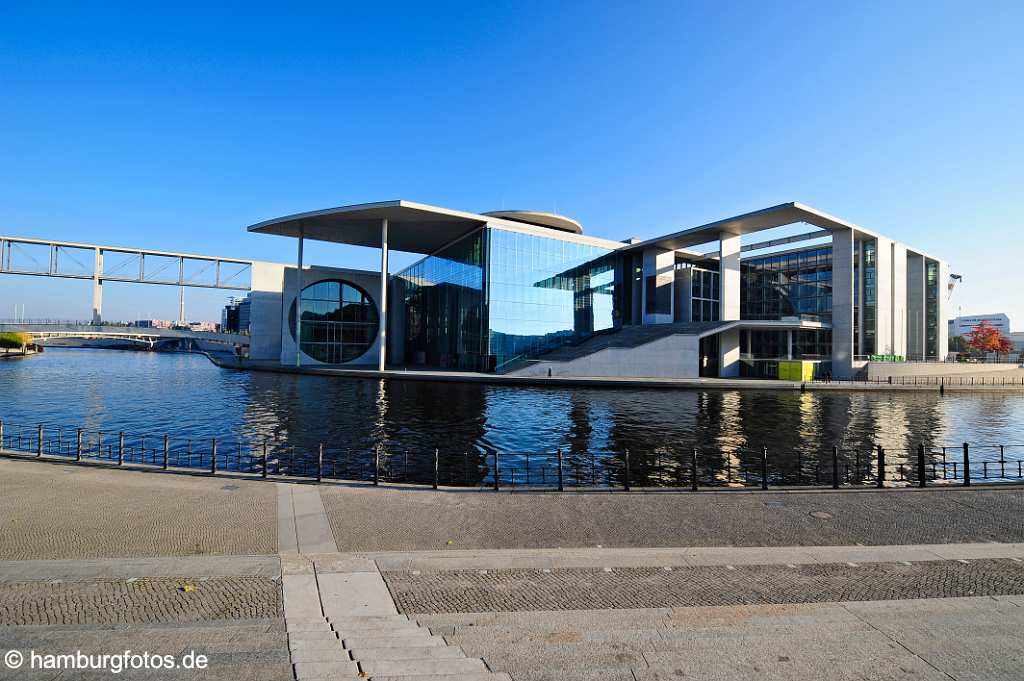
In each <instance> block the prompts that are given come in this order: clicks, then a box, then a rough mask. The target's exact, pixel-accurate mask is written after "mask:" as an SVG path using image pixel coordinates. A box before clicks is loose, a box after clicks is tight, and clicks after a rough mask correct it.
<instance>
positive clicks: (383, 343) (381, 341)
mask: <svg viewBox="0 0 1024 681" xmlns="http://www.w3.org/2000/svg"><path fill="white" fill-rule="evenodd" d="M379 326H380V330H379V331H378V334H379V335H378V343H377V345H379V346H380V356H379V359H378V360H377V369H379V370H380V371H384V367H385V365H386V363H387V347H388V346H387V336H388V334H387V328H388V219H387V218H384V219H383V220H381V221H380V325H379Z"/></svg>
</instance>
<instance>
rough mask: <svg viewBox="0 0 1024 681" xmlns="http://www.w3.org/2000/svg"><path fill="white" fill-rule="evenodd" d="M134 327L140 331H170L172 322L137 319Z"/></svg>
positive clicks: (167, 320)
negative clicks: (140, 329)
mask: <svg viewBox="0 0 1024 681" xmlns="http://www.w3.org/2000/svg"><path fill="white" fill-rule="evenodd" d="M135 326H137V327H139V328H142V329H170V328H171V327H173V326H174V322H172V321H171V320H169V319H139V320H136V322H135Z"/></svg>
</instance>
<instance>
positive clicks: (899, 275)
mask: <svg viewBox="0 0 1024 681" xmlns="http://www.w3.org/2000/svg"><path fill="white" fill-rule="evenodd" d="M891 274H892V288H891V295H892V327H891V328H892V339H891V343H892V354H894V355H898V356H901V357H906V356H907V247H906V246H904V245H903V244H901V243H897V242H893V243H892V272H891Z"/></svg>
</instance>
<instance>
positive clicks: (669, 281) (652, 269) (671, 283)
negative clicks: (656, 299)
mask: <svg viewBox="0 0 1024 681" xmlns="http://www.w3.org/2000/svg"><path fill="white" fill-rule="evenodd" d="M675 267H676V254H675V251H669V250H665V249H663V248H651V249H648V250H646V251H644V279H643V299H642V300H643V304H644V324H670V323H672V307H673V306H674V304H675V295H674V288H675V278H676V275H675ZM650 276H654V277H656V281H657V287H658V291H659V293H661V291H663V290H664V288H666V287H667V288H668V300H669V301H670V302H669V309H668V312H667V314H653V313H651V312H648V310H647V278H648V277H650Z"/></svg>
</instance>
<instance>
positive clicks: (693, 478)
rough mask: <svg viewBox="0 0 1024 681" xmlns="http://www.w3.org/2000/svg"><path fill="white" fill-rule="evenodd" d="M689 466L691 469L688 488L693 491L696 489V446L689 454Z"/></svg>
mask: <svg viewBox="0 0 1024 681" xmlns="http://www.w3.org/2000/svg"><path fill="white" fill-rule="evenodd" d="M690 466H691V467H692V469H693V470H692V471H691V473H692V475H691V477H690V489H691V490H693V491H694V492H696V491H697V448H696V447H694V448H693V452H692V454H691V459H690Z"/></svg>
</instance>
